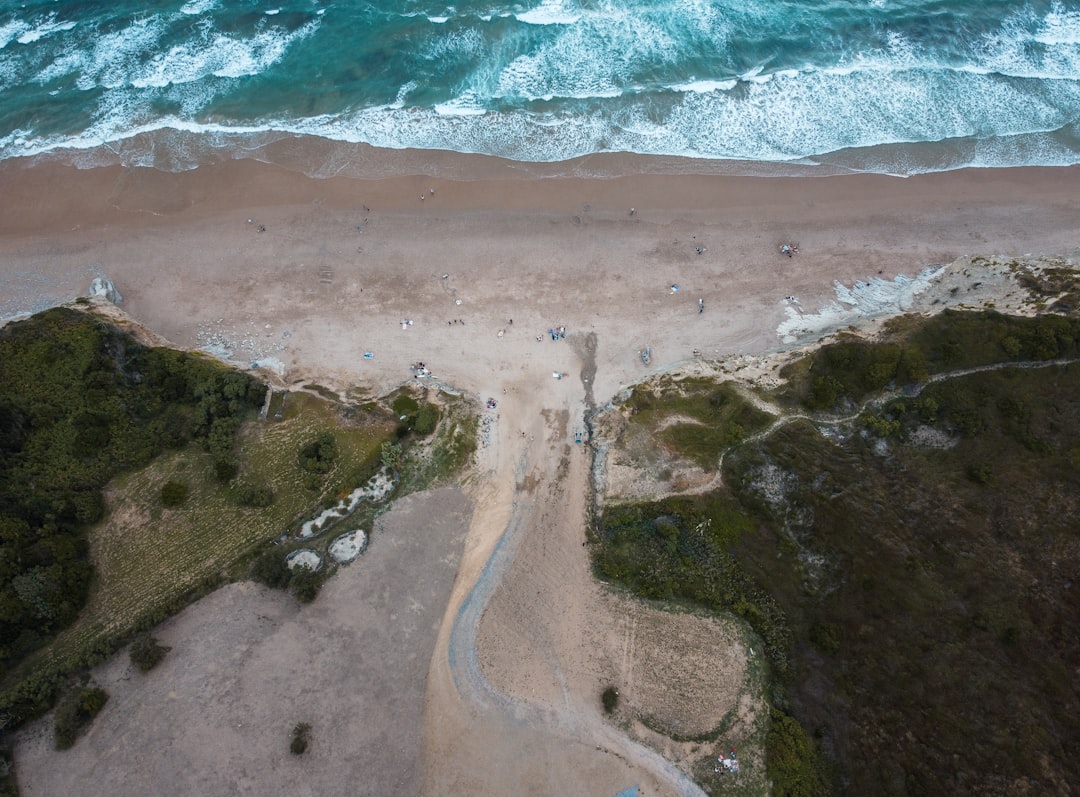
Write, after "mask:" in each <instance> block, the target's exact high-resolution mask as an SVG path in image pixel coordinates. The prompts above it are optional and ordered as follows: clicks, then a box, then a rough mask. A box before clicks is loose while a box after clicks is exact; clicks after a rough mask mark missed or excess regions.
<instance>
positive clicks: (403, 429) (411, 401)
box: [390, 392, 439, 437]
mask: <svg viewBox="0 0 1080 797" xmlns="http://www.w3.org/2000/svg"><path fill="white" fill-rule="evenodd" d="M390 407H391V409H393V411H394V414H395V415H396V416H397V417H398V421H399V423H398V437H404V436H405V435H407V434H409V433H410V432H412V433H414V434H416V435H418V436H420V437H426V436H427V435H429V434H431V433H432V432H434V431H435V427H436V426H437V425H438V423H439V408H438V407H437V406H436V405H434V404H432V403H431V402H429V401H426V400H425V401H423V403H421V402H419V401H417V400H416V399H415V398H413V396H411V395H410V394H409V393H405V392H402V393H400V394H398V395H397V396H396V397H395V398H394V400H393V402H392V403H391V405H390Z"/></svg>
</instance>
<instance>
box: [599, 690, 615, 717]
mask: <svg viewBox="0 0 1080 797" xmlns="http://www.w3.org/2000/svg"><path fill="white" fill-rule="evenodd" d="M600 703H601V704H602V705H603V707H604V713H605V714H614V713H615V709H617V708H618V707H619V690H618V689H616V688H615V687H614V686H609V687H608V688H607V689H605V690H604V691H603V692H602V693H601V694H600Z"/></svg>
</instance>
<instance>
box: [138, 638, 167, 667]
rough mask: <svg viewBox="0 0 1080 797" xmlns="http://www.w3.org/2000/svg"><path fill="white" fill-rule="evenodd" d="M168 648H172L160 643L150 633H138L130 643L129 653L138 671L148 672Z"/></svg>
mask: <svg viewBox="0 0 1080 797" xmlns="http://www.w3.org/2000/svg"><path fill="white" fill-rule="evenodd" d="M170 650H172V648H170V647H168V646H167V645H162V644H161V643H159V642H158V641H157V639H155V638H154V637H153V636H152V635H151V634H139V636H137V637H136V638H135V641H134V642H132V643H131V652H130V654H129V655H130V656H131V663H132V664H134V665H135V666H136V667H138V668H139V671H140V672H150V670H152V669H154V668H155V667H156V666H158V664H160V663H161V660H162V659H164V658H165V654H166V653H168V652H169V651H170Z"/></svg>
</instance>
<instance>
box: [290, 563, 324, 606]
mask: <svg viewBox="0 0 1080 797" xmlns="http://www.w3.org/2000/svg"><path fill="white" fill-rule="evenodd" d="M321 586H322V577H321V576H320V575H319V574H318V573H316V572H315V571H314V570H310V569H308V568H306V567H298V568H297V569H296V570H295V571H293V574H292V579H291V580H290V581H289V587H290V589H291V590H292V594H293V596H294V597H295V598H296V599H297V600H298V601H300V602H301V603H311V602H312V601H313V600H315V597H316V596H317V595H318V594H319V588H320V587H321Z"/></svg>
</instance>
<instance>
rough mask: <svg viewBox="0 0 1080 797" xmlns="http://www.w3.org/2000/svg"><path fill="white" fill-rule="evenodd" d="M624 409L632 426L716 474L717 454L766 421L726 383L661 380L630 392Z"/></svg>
mask: <svg viewBox="0 0 1080 797" xmlns="http://www.w3.org/2000/svg"><path fill="white" fill-rule="evenodd" d="M625 407H626V409H627V410H628V411H629V414H630V420H631V422H632V423H635V424H640V425H642V426H644V427H645V428H647V429H648V430H649V431H651V432H652V433H654V434H655V435H656V437H657V438H658V439H659V440H661V441H662V442H664V443H665V444H666V445H667V447H668V448H670V449H671V450H673V451H674V452H675V453H676V454H677V455H679V456H682V457H685V458H687V459H690V460H692V461H693V462H695V463H696V464H697V465H699V466H700V467H702V468H704V469H706V470H715V469H716V464H717V461H718V459H719V454H720V452H722V451H723V450H724V449H726V448H727V447H729V446H732V445H735V444H736V443H738V442H740V441H741V440H743V439H744V438H745V437H746V436H747V435H748V434H751V433H753V432H756V431H758V430H760V429H763V428H764V427H765V426H766V425H767V424H768V422H769V421H770V420H771V416H770V415H768V414H767V413H765V412H762V411H761V410H759V409H757V408H756V407H754V406H753V405H752V404H751V403H750V402H749V401H747V400H746V399H745V398H744V397H743V396H741V395H740V394H739V393H738V391H737V390H736V389H735V387H734V386H733V385H732V384H731V383H722V384H719V385H717V384H716V383H715V382H712V381H711V380H707V379H683V380H681V381H678V382H674V381H672V380H670V379H665V380H662V381H661V383H660V384H659V385H658V386H656V387H654V388H652V389H650V388H638V389H635V390H634V392H633V393H632V394H631V396H630V398H629V399H628V400H627V402H626V405H625Z"/></svg>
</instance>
